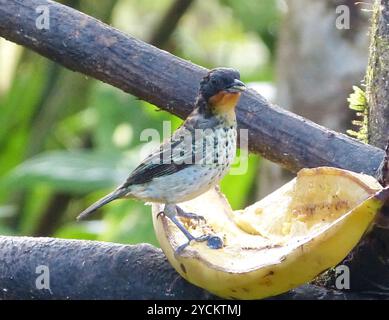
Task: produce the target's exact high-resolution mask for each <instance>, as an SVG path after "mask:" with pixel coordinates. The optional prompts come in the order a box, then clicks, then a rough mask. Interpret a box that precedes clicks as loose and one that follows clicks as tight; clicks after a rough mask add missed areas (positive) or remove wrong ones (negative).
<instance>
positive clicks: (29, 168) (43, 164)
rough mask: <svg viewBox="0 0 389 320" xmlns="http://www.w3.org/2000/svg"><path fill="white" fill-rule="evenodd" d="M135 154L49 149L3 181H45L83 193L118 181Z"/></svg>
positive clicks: (23, 185) (18, 184) (4, 183)
mask: <svg viewBox="0 0 389 320" xmlns="http://www.w3.org/2000/svg"><path fill="white" fill-rule="evenodd" d="M134 154H136V152H134ZM135 158H137V157H134V156H130V157H125V158H123V157H121V156H120V155H116V154H115V155H110V154H106V153H95V152H90V151H77V152H69V151H58V152H48V153H44V154H41V155H39V156H36V157H34V158H31V159H29V160H27V161H25V162H24V163H22V164H21V165H19V166H18V167H16V168H15V169H14V170H12V171H11V172H10V174H9V175H7V176H6V177H5V178H4V179H3V180H1V181H0V185H1V186H4V187H12V188H26V187H32V186H34V185H36V184H37V183H45V184H47V185H49V186H51V187H52V188H53V189H54V190H56V191H67V192H70V193H73V194H84V193H88V192H92V191H96V190H98V189H102V188H108V187H112V186H115V185H117V184H118V183H119V182H121V180H123V179H124V178H125V177H126V176H127V174H128V172H129V171H130V170H131V169H132V168H134V167H135V165H136V164H137V162H136V160H135ZM124 161H125V162H124Z"/></svg>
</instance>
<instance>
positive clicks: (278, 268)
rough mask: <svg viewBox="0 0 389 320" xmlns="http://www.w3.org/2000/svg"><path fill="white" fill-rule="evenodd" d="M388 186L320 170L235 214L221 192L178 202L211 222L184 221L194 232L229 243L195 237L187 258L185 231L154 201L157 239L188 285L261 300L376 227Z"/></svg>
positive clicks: (338, 256) (308, 276) (335, 259)
mask: <svg viewBox="0 0 389 320" xmlns="http://www.w3.org/2000/svg"><path fill="white" fill-rule="evenodd" d="M388 198H389V189H382V187H381V185H380V184H379V183H378V182H377V181H376V180H375V179H374V178H373V177H371V176H367V175H363V174H357V173H353V172H350V171H346V170H341V169H336V168H329V167H321V168H314V169H302V170H301V171H300V172H299V173H298V174H297V177H296V178H295V179H293V180H292V181H290V182H289V183H287V184H286V185H284V186H283V187H281V188H280V189H278V190H276V191H275V192H273V193H272V194H270V195H269V196H267V197H265V198H264V199H262V200H261V201H259V202H257V203H255V204H253V205H251V206H249V207H247V208H246V209H244V210H239V211H235V212H234V211H232V209H231V207H230V206H229V204H228V201H227V200H226V198H225V197H224V196H223V195H222V194H221V193H220V192H219V191H217V190H215V189H214V190H210V191H209V192H207V193H205V194H203V195H202V196H200V197H198V198H196V199H194V200H191V201H188V202H185V203H182V204H180V207H181V208H182V209H184V210H185V211H186V212H194V213H196V214H199V215H202V216H204V217H205V219H206V221H207V223H206V224H198V223H194V222H192V221H188V220H185V219H184V218H181V220H182V222H183V223H186V226H187V227H188V228H189V230H190V232H191V233H192V234H194V235H195V236H197V235H198V236H200V235H202V234H207V233H212V234H216V235H218V236H219V237H220V238H221V239H222V240H223V243H224V246H223V248H221V249H217V250H216V249H211V248H209V247H208V246H207V244H206V243H198V242H194V243H192V244H191V245H190V246H188V247H187V248H186V249H185V250H184V251H183V253H182V254H181V255H179V256H175V255H174V251H175V249H176V248H177V247H178V246H179V245H180V244H182V243H184V242H185V241H186V239H185V238H184V236H183V234H182V232H180V231H179V230H178V229H177V228H176V227H175V225H173V224H172V223H171V222H170V221H169V220H168V219H166V218H165V217H163V216H159V217H157V213H158V212H160V211H161V209H162V207H161V206H160V205H158V204H153V223H154V229H155V231H156V235H157V238H158V241H159V243H160V245H161V248H162V250H163V251H164V253H165V254H166V256H167V258H168V260H169V262H170V263H171V264H172V266H173V267H174V268H175V269H176V270H177V272H179V273H180V274H181V276H182V277H184V278H185V279H187V280H188V281H189V282H191V283H193V284H195V285H197V286H199V287H202V288H204V289H206V290H208V291H210V292H212V293H214V294H216V295H218V296H220V297H223V298H229V299H259V298H265V297H269V296H274V295H277V294H280V293H282V292H286V291H288V290H290V289H292V288H295V287H297V286H299V285H301V284H303V283H306V282H309V281H311V280H312V279H314V278H315V277H316V276H317V275H318V274H320V273H322V272H323V271H325V270H326V269H328V268H330V267H333V266H335V265H336V264H338V263H339V262H341V261H342V260H343V259H344V258H345V257H346V256H347V254H348V253H349V252H350V251H351V250H352V249H353V248H354V247H355V245H356V244H357V243H358V242H359V240H360V239H361V237H362V236H363V235H364V233H365V232H366V231H367V230H368V229H369V227H370V226H371V225H372V222H373V220H374V218H375V215H376V213H377V212H378V211H379V209H380V208H381V207H382V205H383V203H384V202H385V201H386V200H387V199H388Z"/></svg>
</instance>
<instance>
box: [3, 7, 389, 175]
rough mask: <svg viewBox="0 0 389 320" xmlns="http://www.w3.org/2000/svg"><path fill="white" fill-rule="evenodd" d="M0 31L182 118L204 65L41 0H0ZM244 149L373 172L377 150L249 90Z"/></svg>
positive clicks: (282, 159)
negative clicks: (45, 10)
mask: <svg viewBox="0 0 389 320" xmlns="http://www.w3.org/2000/svg"><path fill="white" fill-rule="evenodd" d="M45 4H46V5H48V6H49V8H50V30H38V29H37V28H36V26H35V19H36V18H37V16H38V14H37V13H36V12H35V8H36V7H37V6H38V5H45ZM0 36H3V37H5V38H6V39H9V40H11V41H14V42H16V43H19V44H21V45H24V46H27V47H29V48H31V49H32V50H35V51H37V52H38V53H40V54H42V55H44V56H46V57H48V58H50V59H52V60H54V61H56V62H58V63H60V64H62V65H64V66H65V67H67V68H70V69H71V70H74V71H78V72H81V73H84V74H86V75H89V76H92V77H94V78H96V79H99V80H101V81H104V82H107V83H109V84H112V85H114V86H116V87H118V88H120V89H122V90H124V91H125V92H128V93H131V94H134V95H136V96H138V97H139V98H141V99H144V100H146V101H149V102H151V103H153V104H155V105H157V106H159V107H161V108H162V109H164V110H167V111H169V112H171V113H173V114H176V115H178V116H181V117H185V116H187V115H188V113H189V112H190V111H191V110H192V108H193V102H194V99H195V96H196V94H197V90H198V83H199V80H200V79H201V77H202V76H203V75H204V74H205V73H206V69H204V68H202V67H199V66H197V65H194V64H192V63H190V62H188V61H184V60H182V59H179V58H177V57H175V56H173V55H171V54H169V53H167V52H165V51H161V50H159V49H157V48H155V47H153V46H151V45H148V44H146V43H143V42H142V41H139V40H137V39H134V38H132V37H130V36H127V35H125V34H123V33H121V32H120V31H118V30H116V29H114V28H112V27H109V26H107V25H105V24H103V23H101V22H99V21H97V20H96V19H93V18H91V17H88V16H87V15H84V14H82V13H80V12H77V11H76V10H73V9H71V8H68V7H66V6H63V5H60V4H58V3H55V2H53V1H48V0H30V1H28V2H26V1H23V0H0ZM237 113H238V123H239V126H240V128H242V129H248V136H249V143H248V147H249V149H250V151H252V152H255V153H260V154H262V155H263V156H264V157H265V158H268V159H269V160H272V161H274V162H276V163H279V164H280V165H282V166H283V167H285V168H287V169H289V170H291V171H294V172H295V171H298V170H299V169H301V168H304V167H317V166H323V165H327V166H334V167H340V168H345V169H349V170H353V171H357V172H365V173H368V174H375V173H376V171H377V169H378V167H379V164H380V162H381V161H382V159H383V157H384V152H383V151H382V150H380V149H378V148H374V147H372V146H368V145H364V144H362V143H360V142H357V141H356V140H354V139H351V138H349V137H347V136H345V135H341V134H338V133H335V132H333V131H329V130H327V129H325V128H323V127H321V126H318V125H316V124H314V123H313V122H311V121H308V120H306V119H303V118H301V117H298V116H296V115H294V114H292V113H290V112H287V111H285V110H283V109H281V108H279V107H277V106H272V105H270V104H269V103H268V102H267V101H265V100H264V99H263V97H262V96H261V95H260V94H258V93H256V92H254V91H252V90H249V91H248V92H246V93H245V94H244V95H243V97H242V99H241V102H240V104H239V107H238V112H237Z"/></svg>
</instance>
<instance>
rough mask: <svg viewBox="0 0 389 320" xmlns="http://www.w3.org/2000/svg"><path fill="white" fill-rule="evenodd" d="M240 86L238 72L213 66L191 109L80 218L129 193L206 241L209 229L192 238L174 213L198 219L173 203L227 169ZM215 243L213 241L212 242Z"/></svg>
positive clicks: (198, 191) (203, 188) (188, 197)
mask: <svg viewBox="0 0 389 320" xmlns="http://www.w3.org/2000/svg"><path fill="white" fill-rule="evenodd" d="M245 89H246V86H245V85H244V83H243V82H241V81H240V75H239V72H238V71H236V70H234V69H229V68H216V69H213V70H211V71H209V72H208V74H207V75H206V76H205V77H204V78H203V79H202V81H201V82H200V90H199V93H198V96H197V99H196V102H195V107H194V110H193V111H192V113H191V114H190V115H189V116H188V118H187V119H186V120H185V122H184V123H183V124H182V125H181V127H180V128H178V129H177V130H176V131H175V132H174V134H173V135H172V136H171V137H170V139H168V140H167V141H166V142H164V143H163V144H161V146H160V147H159V148H158V150H156V151H155V152H153V153H151V154H150V155H149V156H148V157H147V158H146V159H145V160H144V161H143V162H142V163H141V164H140V165H139V166H138V167H137V168H136V169H135V170H134V171H133V172H132V173H131V174H130V176H129V177H128V178H127V180H126V181H125V182H124V183H123V184H121V185H120V186H119V187H118V188H116V190H114V191H113V192H111V193H110V194H108V195H107V196H105V197H103V198H102V199H100V200H99V201H97V202H96V203H94V204H93V205H91V206H90V207H89V208H87V209H86V210H84V211H83V212H82V213H81V214H80V215H79V216H78V219H82V218H84V217H86V216H88V215H90V214H91V213H93V212H94V211H96V210H97V209H98V208H100V207H102V206H103V205H105V204H107V203H109V202H111V201H113V200H116V199H119V198H135V199H139V200H143V201H147V202H157V203H163V204H165V206H164V210H163V212H161V213H163V214H164V215H165V216H166V217H168V218H169V219H170V220H171V221H172V222H173V223H174V224H175V225H176V226H177V227H178V228H179V229H180V230H181V231H182V232H183V233H184V234H185V236H186V237H187V238H188V242H187V243H185V244H183V245H182V246H180V247H179V248H178V249H177V253H179V252H181V251H182V250H183V249H184V248H185V247H186V246H187V245H188V244H189V243H190V241H192V240H196V241H207V240H209V239H210V237H211V236H210V235H204V236H202V237H197V238H195V237H194V236H193V235H192V234H191V233H190V232H189V231H188V230H186V228H185V227H184V225H183V224H182V223H181V222H180V220H178V219H177V216H182V217H186V218H188V219H197V220H200V219H203V218H202V217H201V216H198V215H196V214H193V213H188V212H184V210H182V209H181V208H180V207H179V206H177V203H180V202H184V201H188V200H191V199H193V198H195V197H197V196H199V195H200V194H202V193H204V192H206V191H208V190H209V189H210V188H212V187H213V186H215V185H216V184H218V182H219V181H220V179H221V178H222V177H223V176H224V175H225V174H226V173H227V172H228V170H229V167H230V165H231V163H232V162H233V160H234V157H235V152H236V136H237V131H236V116H235V107H236V105H237V103H238V101H239V98H240V94H241V92H242V91H243V90H245ZM216 246H217V245H216Z"/></svg>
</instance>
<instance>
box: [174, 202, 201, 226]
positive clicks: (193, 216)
mask: <svg viewBox="0 0 389 320" xmlns="http://www.w3.org/2000/svg"><path fill="white" fill-rule="evenodd" d="M177 215H178V216H179V217H183V218H186V219H192V220H196V221H197V222H200V221H202V222H203V223H207V220H206V219H205V218H204V217H203V216H200V215H198V214H195V213H192V212H185V211H184V210H182V209H181V208H180V207H178V206H177Z"/></svg>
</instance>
